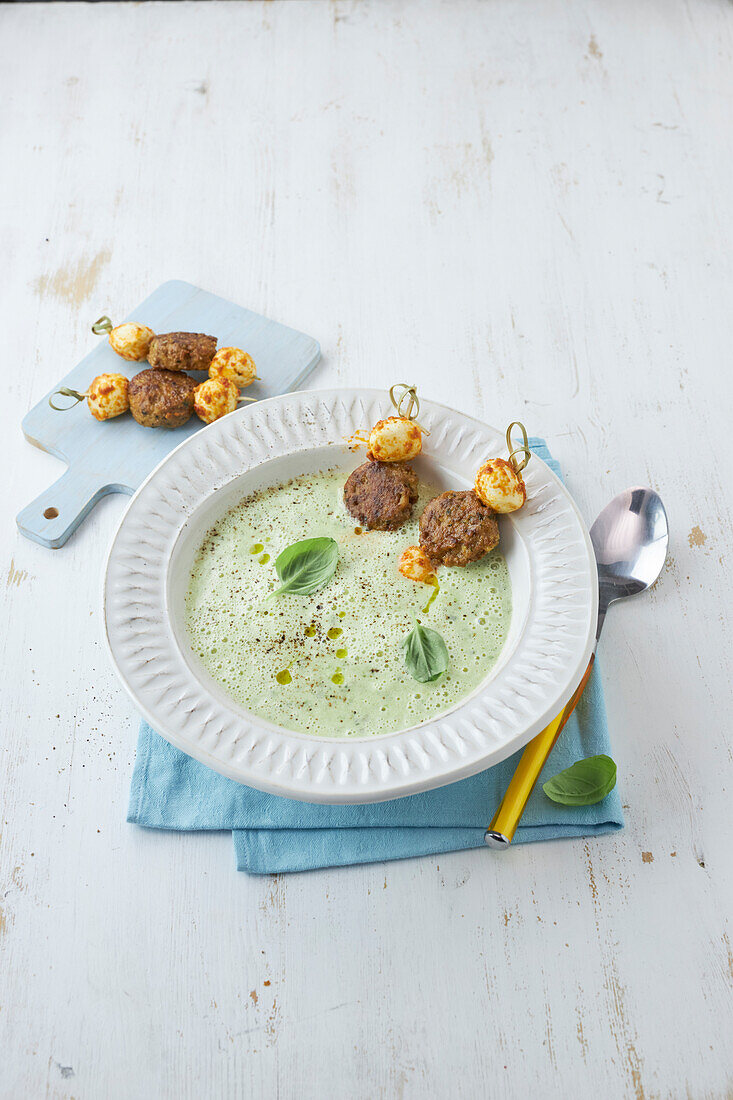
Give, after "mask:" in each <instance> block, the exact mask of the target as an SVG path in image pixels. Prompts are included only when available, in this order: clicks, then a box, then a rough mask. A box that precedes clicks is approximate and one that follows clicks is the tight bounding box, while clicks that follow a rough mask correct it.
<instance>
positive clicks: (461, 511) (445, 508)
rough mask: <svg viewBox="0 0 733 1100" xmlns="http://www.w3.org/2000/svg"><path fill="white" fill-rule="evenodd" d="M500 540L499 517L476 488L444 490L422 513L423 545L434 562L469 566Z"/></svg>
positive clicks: (435, 563) (421, 540)
mask: <svg viewBox="0 0 733 1100" xmlns="http://www.w3.org/2000/svg"><path fill="white" fill-rule="evenodd" d="M498 541H499V526H498V524H497V522H496V516H495V515H494V513H493V511H492V510H491V508H487V506H486V505H485V504H484V503H483V502H482V501H481V500H480V499H479V497H478V496H477V495H476V493H474V491H473V489H468V490H464V491H462V492H454V491H453V490H449V491H448V492H447V493H441V494H440V496H439V497H435V499H434V500H431V501H430V503H429V504H427V505H426V506H425V510H424V512H423V514H422V515H421V516H420V545H421V546H422V548H423V550H424V551H425V553H426V554H427V556H428V557H429V558H430V561H431V562H432V563H433V565H468V563H469V562H470V561H478V559H479V558H482V557H483V556H484V554H486V553H488V551H489V550H493V549H494V547H495V546H496V544H497V543H498Z"/></svg>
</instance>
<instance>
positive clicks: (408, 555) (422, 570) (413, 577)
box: [397, 546, 435, 584]
mask: <svg viewBox="0 0 733 1100" xmlns="http://www.w3.org/2000/svg"><path fill="white" fill-rule="evenodd" d="M397 568H398V569H399V571H400V573H401V574H402V576H403V577H407V579H408V581H419V582H420V584H432V583H433V581H434V580H435V570H434V569H433V567H432V565H431V564H430V558H429V557H428V556H427V554H426V553H425V551H424V550H423V549H422V547H421V546H408V547H407V549H406V550H403V551H402V555H401V557H400V560H399V562H398V563H397Z"/></svg>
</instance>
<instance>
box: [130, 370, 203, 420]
mask: <svg viewBox="0 0 733 1100" xmlns="http://www.w3.org/2000/svg"><path fill="white" fill-rule="evenodd" d="M195 389H196V383H195V382H194V380H193V378H189V377H188V375H187V374H181V372H180V371H174V370H157V369H155V368H153V367H151V368H150V369H149V370H141V371H140V373H139V374H136V375H135V377H134V378H132V379H131V380H130V385H129V387H128V391H127V392H128V397H129V399H130V412H131V413H132V415H133V416H134V417H135V419H136V420H137V422H138V424H143V425H144V426H145V427H146V428H180V426H181V424H185V423H186V421H187V420H188V419H189V418H190V416H191V413H192V412H193V394H194V390H195Z"/></svg>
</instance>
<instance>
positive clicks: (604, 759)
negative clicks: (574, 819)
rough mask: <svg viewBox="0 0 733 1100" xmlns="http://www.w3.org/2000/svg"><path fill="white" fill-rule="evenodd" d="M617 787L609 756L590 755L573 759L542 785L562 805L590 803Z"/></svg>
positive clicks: (590, 804) (547, 793)
mask: <svg viewBox="0 0 733 1100" xmlns="http://www.w3.org/2000/svg"><path fill="white" fill-rule="evenodd" d="M615 786H616V765H615V764H614V762H613V760H612V759H611V757H610V756H603V755H601V756H589V757H588V759H587V760H576V762H575V763H574V764H571V765H570V767H569V768H566V769H565V771H562V772H559V773H558V774H557V775H553V777H552V779H548V780H547V782H546V783H543V784H542V790H543V791H544V792H545V794H546V795H547V797H548V798H551V799H552V801H553V802H561V803H562V804H563V806H593V805H595V803H596V802H600V801H601V799H603V798H605V797H606V795H607V794H608V792H609V791H612V790H613V788H614V787H615Z"/></svg>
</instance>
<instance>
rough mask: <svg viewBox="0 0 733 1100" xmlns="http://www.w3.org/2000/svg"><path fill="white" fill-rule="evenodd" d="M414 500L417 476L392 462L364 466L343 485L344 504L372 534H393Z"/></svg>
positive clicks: (364, 464) (372, 463)
mask: <svg viewBox="0 0 733 1100" xmlns="http://www.w3.org/2000/svg"><path fill="white" fill-rule="evenodd" d="M416 500H417V474H416V473H415V471H414V470H413V469H412V468H411V467H410V466H403V465H401V464H399V463H395V462H389V463H387V462H372V461H371V460H370V461H369V462H364V463H363V464H362V465H361V466H359V467H358V468H357V469H356V470H354V472H353V474H351V475H350V476H349V478H348V480H347V482H346V484H345V485H344V503H345V504H346V507H347V508H348V509H349V511H350V512H351V514H352V516H354V518H355V519H358V520H359V523H361V524H362V525H363V526H364V527H369V528H371V530H373V531H396V530H397V528H398V527H401V526H402V524H403V523H404V522H405V521H406V520H408V519H409V518H410V516H411V515H412V507H413V505H414V503H415V501H416Z"/></svg>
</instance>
